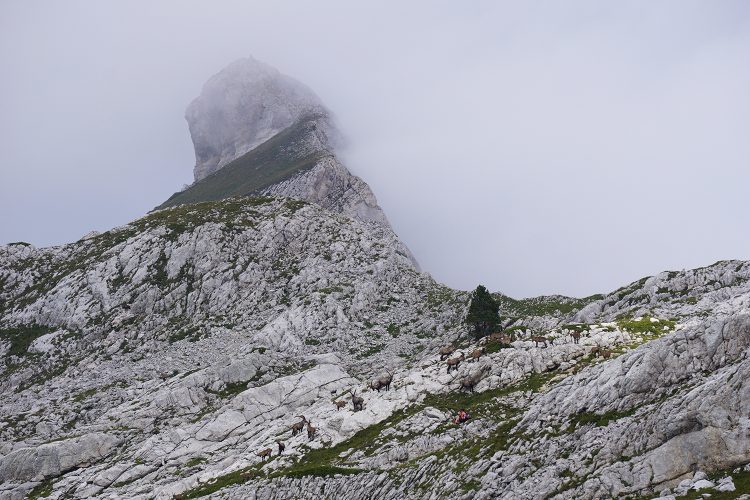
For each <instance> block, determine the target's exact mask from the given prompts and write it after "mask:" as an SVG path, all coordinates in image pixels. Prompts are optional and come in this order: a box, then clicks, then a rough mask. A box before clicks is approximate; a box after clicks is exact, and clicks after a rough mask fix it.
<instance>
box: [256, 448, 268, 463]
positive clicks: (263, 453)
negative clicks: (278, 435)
mask: <svg viewBox="0 0 750 500" xmlns="http://www.w3.org/2000/svg"><path fill="white" fill-rule="evenodd" d="M256 455H258V456H259V457H260V458H261V460H265V459H266V458H271V448H266V449H265V450H260V451H259V452H257V453H256Z"/></svg>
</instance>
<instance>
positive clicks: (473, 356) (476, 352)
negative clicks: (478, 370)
mask: <svg viewBox="0 0 750 500" xmlns="http://www.w3.org/2000/svg"><path fill="white" fill-rule="evenodd" d="M482 354H484V347H480V348H479V349H474V350H473V351H471V359H472V360H473V361H479V358H481V357H482Z"/></svg>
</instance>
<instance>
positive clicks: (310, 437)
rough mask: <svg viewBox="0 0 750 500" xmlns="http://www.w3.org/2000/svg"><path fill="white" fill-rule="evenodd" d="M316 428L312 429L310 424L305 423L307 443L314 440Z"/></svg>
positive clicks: (308, 422)
mask: <svg viewBox="0 0 750 500" xmlns="http://www.w3.org/2000/svg"><path fill="white" fill-rule="evenodd" d="M317 430H318V428H317V427H313V425H312V422H310V421H309V420H308V421H307V439H308V440H309V441H312V440H313V439H314V438H315V431H317Z"/></svg>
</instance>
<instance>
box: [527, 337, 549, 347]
mask: <svg viewBox="0 0 750 500" xmlns="http://www.w3.org/2000/svg"><path fill="white" fill-rule="evenodd" d="M531 340H532V341H533V342H534V347H539V344H542V345H544V347H547V337H543V336H541V335H532V336H531Z"/></svg>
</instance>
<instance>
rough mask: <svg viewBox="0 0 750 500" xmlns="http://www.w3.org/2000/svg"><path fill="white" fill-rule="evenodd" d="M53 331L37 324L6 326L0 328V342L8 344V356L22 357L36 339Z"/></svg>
mask: <svg viewBox="0 0 750 500" xmlns="http://www.w3.org/2000/svg"><path fill="white" fill-rule="evenodd" d="M53 331H54V329H53V328H50V327H48V326H43V325H37V324H31V325H19V326H6V327H2V328H0V340H3V341H8V342H10V350H9V351H8V354H9V355H11V356H19V357H23V356H25V355H26V354H27V353H28V352H29V347H30V346H31V344H32V343H33V342H34V341H35V340H36V339H38V338H39V337H41V336H42V335H46V334H48V333H51V332H53Z"/></svg>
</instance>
